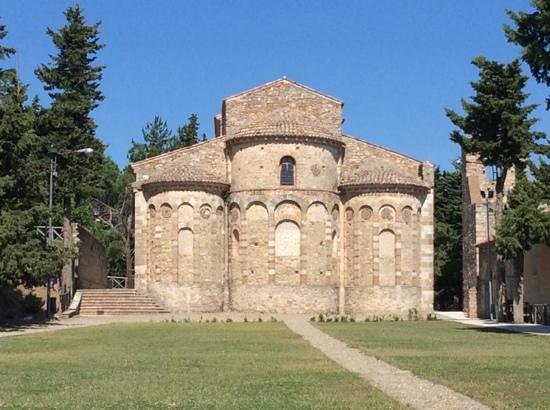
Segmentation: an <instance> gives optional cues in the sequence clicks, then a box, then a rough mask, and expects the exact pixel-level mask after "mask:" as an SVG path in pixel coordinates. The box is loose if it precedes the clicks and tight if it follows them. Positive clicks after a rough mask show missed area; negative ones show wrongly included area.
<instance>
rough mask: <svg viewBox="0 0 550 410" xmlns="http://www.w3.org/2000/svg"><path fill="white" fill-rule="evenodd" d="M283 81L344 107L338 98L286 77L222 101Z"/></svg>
mask: <svg viewBox="0 0 550 410" xmlns="http://www.w3.org/2000/svg"><path fill="white" fill-rule="evenodd" d="M283 81H286V82H289V83H292V84H294V85H296V86H298V87H301V88H303V89H305V90H307V91H309V92H312V93H315V94H318V95H320V96H321V97H324V98H327V99H329V100H332V101H334V102H337V103H338V104H342V105H344V102H343V101H342V100H339V99H338V98H336V97H333V96H332V95H329V94H326V93H323V92H321V91H319V90H316V89H315V88H311V87H308V86H307V85H304V84H302V83H299V82H298V81H294V80H291V79H289V78H287V77H286V76H283V77H280V78H277V79H275V80H272V81H268V82H267V83H264V84H260V85H258V86H256V87H252V88H249V89H247V90H244V91H241V92H238V93H236V94H232V95H230V96H229V97H225V98H224V99H223V100H224V101H227V100H232V99H234V98H238V97H241V96H243V95H245V94H248V93H252V92H255V91H258V90H261V89H262V88H265V87H269V86H271V85H273V84H277V83H279V82H283Z"/></svg>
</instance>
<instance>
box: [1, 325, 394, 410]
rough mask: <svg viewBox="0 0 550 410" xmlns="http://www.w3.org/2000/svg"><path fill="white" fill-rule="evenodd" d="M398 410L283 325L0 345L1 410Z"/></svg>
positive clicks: (187, 328) (101, 334)
mask: <svg viewBox="0 0 550 410" xmlns="http://www.w3.org/2000/svg"><path fill="white" fill-rule="evenodd" d="M22 406H25V407H27V406H35V407H38V406H39V407H48V408H53V407H55V408H60V407H64V408H71V409H72V408H105V407H110V408H144V407H147V408H152V407H155V408H157V407H159V408H166V407H178V408H200V409H203V408H207V409H216V408H224V409H226V408H234V409H237V408H238V409H243V408H249V409H288V408H327V409H334V408H341V409H349V408H357V409H364V408H398V407H399V405H398V404H396V403H395V402H393V401H392V400H391V399H389V398H388V397H387V396H385V395H384V394H382V393H381V392H380V391H378V390H376V389H374V388H373V387H371V386H370V385H369V384H368V383H367V382H366V381H364V380H363V379H360V378H359V377H357V376H355V375H353V374H351V373H348V372H346V371H345V370H343V369H342V368H341V367H339V366H338V365H336V364H335V363H334V362H332V361H330V360H329V359H327V358H326V357H325V356H323V355H322V354H321V353H320V352H318V351H317V350H315V349H314V348H312V347H310V346H309V345H308V344H307V343H306V342H305V341H303V340H302V339H301V338H299V337H298V336H296V335H294V334H293V333H292V332H290V331H289V330H288V329H287V328H286V327H285V326H284V325H283V324H282V323H228V324H223V323H215V324H187V323H185V324H183V323H181V324H180V323H178V324H174V323H157V324H152V323H147V324H119V325H104V326H96V327H89V328H81V329H70V330H60V331H56V332H51V333H42V334H35V335H26V336H16V337H7V338H1V339H0V407H22Z"/></svg>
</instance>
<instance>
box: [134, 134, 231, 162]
mask: <svg viewBox="0 0 550 410" xmlns="http://www.w3.org/2000/svg"><path fill="white" fill-rule="evenodd" d="M225 139H226V136H220V137H216V138H210V139H208V140H206V141H199V142H197V143H195V144H193V145H189V146H187V147H181V148H177V149H174V150H172V151H168V152H163V153H162V154H159V155H155V156H154V157H149V158H145V159H142V160H141V161H136V162H131V163H130V167H131V168H132V169H133V168H134V166H135V165H137V166H138V167H139V166H141V165H142V164H147V163H149V162H155V161H158V160H160V159H165V158H166V157H171V156H172V155H176V154H181V153H182V152H190V151H194V150H196V149H199V148H202V147H204V146H205V145H207V144H213V143H219V142H221V141H223V140H225Z"/></svg>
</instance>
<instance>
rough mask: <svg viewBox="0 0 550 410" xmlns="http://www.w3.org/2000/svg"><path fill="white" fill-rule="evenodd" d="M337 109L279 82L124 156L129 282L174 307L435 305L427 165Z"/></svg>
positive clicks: (370, 310) (349, 309)
mask: <svg viewBox="0 0 550 410" xmlns="http://www.w3.org/2000/svg"><path fill="white" fill-rule="evenodd" d="M342 108H343V103H342V101H340V100H338V99H336V98H334V97H331V96H329V95H326V94H324V93H321V92H319V91H316V90H314V89H311V88H309V87H307V86H304V85H302V84H299V83H296V82H294V81H291V80H289V79H287V78H282V79H279V80H276V81H273V82H269V83H266V84H263V85H260V86H258V87H256V88H253V89H251V90H248V91H244V92H242V93H239V94H235V95H233V96H231V97H228V98H226V99H225V100H224V101H223V102H222V107H221V114H219V115H217V116H216V117H215V119H214V123H215V138H212V139H210V140H208V141H205V142H201V143H198V144H195V145H193V146H191V147H186V148H182V149H178V150H175V151H172V152H169V153H165V154H162V155H159V156H156V157H152V158H148V159H146V160H143V161H140V162H136V163H134V164H132V169H133V171H134V173H135V175H136V182H135V183H134V186H133V189H134V198H135V287H136V288H137V289H138V290H141V291H144V292H147V293H149V294H150V295H152V296H153V297H155V298H156V299H157V300H158V301H160V302H162V303H163V304H164V306H165V307H167V308H168V309H170V310H172V311H180V312H216V311H226V310H233V311H243V312H247V311H255V312H303V313H305V312H310V313H320V312H325V313H337V312H339V313H347V314H358V315H389V314H397V315H401V316H406V314H407V312H408V310H409V309H412V308H416V309H417V310H418V311H419V312H421V313H422V314H425V313H427V312H430V311H431V310H432V309H433V179H434V168H433V166H432V165H431V164H430V163H429V162H421V161H418V160H415V159H413V158H410V157H408V156H406V155H402V154H399V153H396V152H394V151H391V150H389V149H386V148H382V147H380V146H378V145H375V144H372V143H369V142H366V141H363V140H361V139H358V138H355V137H352V136H349V135H345V134H343V133H342V129H341V125H342V123H343V118H342ZM396 120H397V119H396Z"/></svg>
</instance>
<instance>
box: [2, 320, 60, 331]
mask: <svg viewBox="0 0 550 410" xmlns="http://www.w3.org/2000/svg"><path fill="white" fill-rule="evenodd" d="M60 325H61V323H59V322H57V321H56V320H55V319H54V320H47V319H45V318H37V319H32V320H8V321H0V334H2V333H11V332H18V331H21V330H27V329H39V328H45V327H51V326H60Z"/></svg>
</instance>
